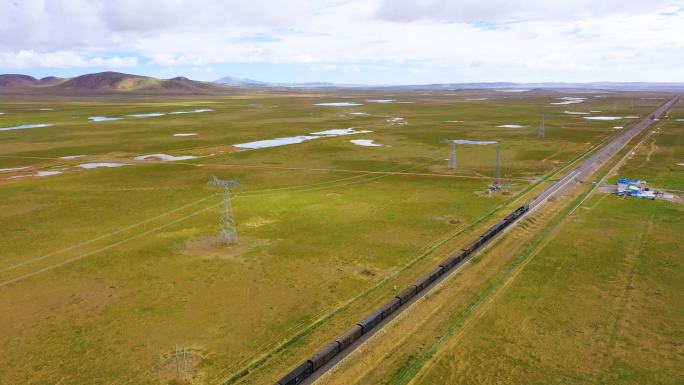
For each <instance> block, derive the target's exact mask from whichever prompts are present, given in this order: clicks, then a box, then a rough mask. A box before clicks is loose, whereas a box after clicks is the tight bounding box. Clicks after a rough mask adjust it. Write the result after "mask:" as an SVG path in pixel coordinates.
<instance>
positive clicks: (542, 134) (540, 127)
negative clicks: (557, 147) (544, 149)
mask: <svg viewBox="0 0 684 385" xmlns="http://www.w3.org/2000/svg"><path fill="white" fill-rule="evenodd" d="M545 117H546V116H545V115H544V114H541V122H540V123H539V134H538V135H539V139H544V118H545Z"/></svg>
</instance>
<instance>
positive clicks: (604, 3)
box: [376, 0, 680, 23]
mask: <svg viewBox="0 0 684 385" xmlns="http://www.w3.org/2000/svg"><path fill="white" fill-rule="evenodd" d="M677 4H680V2H679V1H676V0H649V1H644V0H573V1H558V0H459V1H453V0H382V1H381V2H380V5H379V6H378V8H377V11H376V15H377V16H378V17H380V18H383V19H387V20H392V21H400V22H406V21H415V20H421V19H432V20H439V21H449V22H465V23H473V22H483V23H494V22H506V21H509V22H510V21H519V20H530V19H540V20H573V19H578V18H586V17H603V16H607V15H615V14H635V13H641V12H648V11H654V10H659V9H663V8H665V7H668V6H673V5H677Z"/></svg>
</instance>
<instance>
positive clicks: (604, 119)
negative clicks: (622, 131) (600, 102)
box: [584, 116, 622, 121]
mask: <svg viewBox="0 0 684 385" xmlns="http://www.w3.org/2000/svg"><path fill="white" fill-rule="evenodd" d="M584 119H587V120H602V121H613V120H620V119H622V117H621V116H585V117H584Z"/></svg>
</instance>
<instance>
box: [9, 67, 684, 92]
mask: <svg viewBox="0 0 684 385" xmlns="http://www.w3.org/2000/svg"><path fill="white" fill-rule="evenodd" d="M235 88H303V89H342V88H344V89H381V90H396V91H402V90H405V91H411V90H425V91H429V90H434V91H450V90H451V91H457V90H504V91H506V90H508V91H511V92H515V91H522V90H528V89H579V90H581V89H589V90H620V91H626V90H636V91H646V90H653V91H684V83H674V82H673V83H646V82H594V83H510V82H491V83H486V82H485V83H443V84H442V83H437V84H423V85H375V86H371V85H359V84H335V83H319V82H311V83H270V82H264V81H259V80H253V79H246V78H239V77H233V76H226V77H223V78H221V79H218V80H216V81H215V82H202V81H196V80H190V79H188V78H185V77H175V78H172V79H157V78H153V77H149V76H140V75H131V74H125V73H120V72H99V73H93V74H87V75H81V76H77V77H75V78H57V77H54V76H49V77H45V78H42V79H36V78H34V77H32V76H28V75H20V74H6V75H0V92H23V91H25V92H40V93H55V94H62V93H65V94H70V93H76V94H78V93H85V94H91V93H150V94H206V93H223V92H227V91H230V90H231V89H235Z"/></svg>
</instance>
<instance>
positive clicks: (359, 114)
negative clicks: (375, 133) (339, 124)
mask: <svg viewBox="0 0 684 385" xmlns="http://www.w3.org/2000/svg"><path fill="white" fill-rule="evenodd" d="M349 115H357V116H364V115H370V114H368V113H365V112H349Z"/></svg>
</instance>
